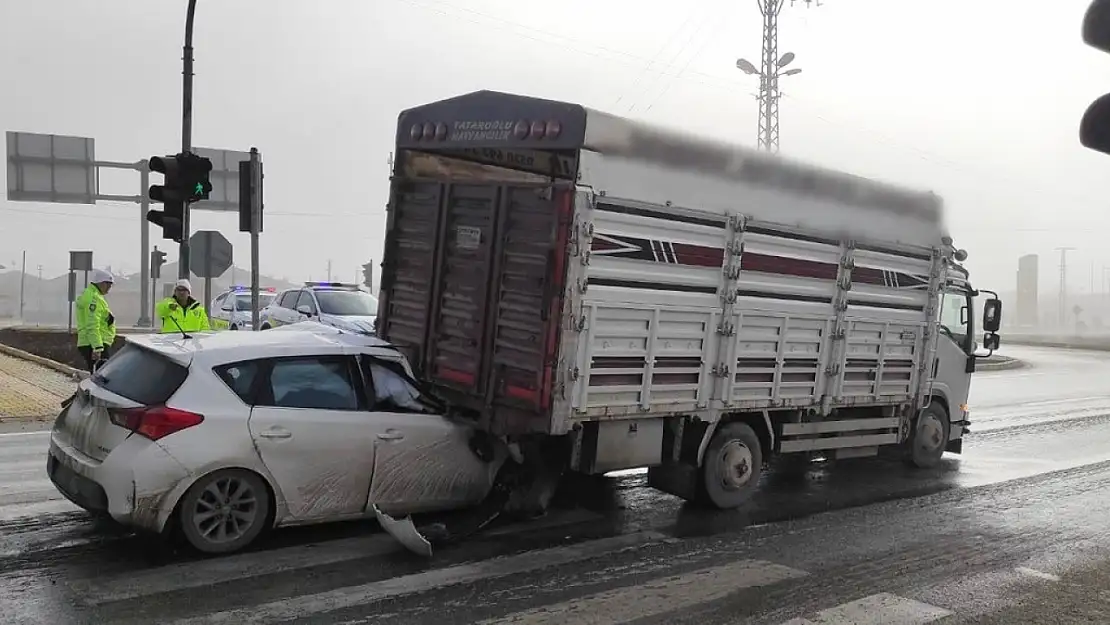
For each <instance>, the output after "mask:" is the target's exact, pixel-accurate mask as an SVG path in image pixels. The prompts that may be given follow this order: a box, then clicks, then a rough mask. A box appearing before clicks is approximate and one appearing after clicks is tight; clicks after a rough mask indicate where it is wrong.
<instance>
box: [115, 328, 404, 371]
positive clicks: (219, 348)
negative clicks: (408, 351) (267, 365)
mask: <svg viewBox="0 0 1110 625" xmlns="http://www.w3.org/2000/svg"><path fill="white" fill-rule="evenodd" d="M126 336H127V340H128V341H129V342H132V343H135V344H137V345H138V346H140V347H144V348H146V349H150V350H153V351H156V352H159V353H161V354H163V355H165V356H168V357H169V358H170V359H172V360H174V361H176V362H179V363H181V364H188V363H189V362H191V361H193V360H195V359H202V360H204V361H206V362H211V363H222V362H237V361H240V360H252V359H255V358H279V357H282V356H299V355H304V354H314V355H328V354H336V355H339V354H363V353H364V354H372V355H380V356H387V357H389V356H394V357H395V356H396V355H397V354H398V353H399V352H398V351H397V348H395V347H394V346H393V345H392V344H391V343H389V342H388V341H384V340H382V339H380V338H378V337H375V336H368V335H365V334H358V333H354V332H346V331H343V330H340V329H337V328H333V327H331V326H327V325H324V324H320V323H316V322H314V321H303V322H301V323H297V324H292V325H287V326H281V327H279V328H274V329H272V330H264V331H259V332H251V331H242V332H200V333H195V334H191V335H190V337H189V338H185V337H183V336H182V335H181V334H178V333H172V334H171V333H166V334H129V335H126Z"/></svg>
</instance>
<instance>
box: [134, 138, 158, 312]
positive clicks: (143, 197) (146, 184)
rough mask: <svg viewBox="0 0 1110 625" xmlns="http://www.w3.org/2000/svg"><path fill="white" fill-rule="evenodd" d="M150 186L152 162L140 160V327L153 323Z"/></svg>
mask: <svg viewBox="0 0 1110 625" xmlns="http://www.w3.org/2000/svg"><path fill="white" fill-rule="evenodd" d="M149 188H150V163H148V162H147V161H145V160H143V161H139V217H140V220H141V223H142V230H141V232H140V235H139V238H140V246H141V247H142V263H141V264H140V266H141V267H142V270H141V273H142V276H141V278H140V280H139V284H140V285H141V286H140V287H139V320H138V321H137V322H135V325H137V326H139V327H140V328H149V327H150V324H151V317H149V316H147V308H148V307H147V302H149V301H151V298H152V297H154V293H153V291H151V290H150V267H149V266H148V265H149V264H150V260H149V256H150V252H149V250H150V222H149V221H147V220H146V213H147V211H149V210H150V195H148V194H147V189H149Z"/></svg>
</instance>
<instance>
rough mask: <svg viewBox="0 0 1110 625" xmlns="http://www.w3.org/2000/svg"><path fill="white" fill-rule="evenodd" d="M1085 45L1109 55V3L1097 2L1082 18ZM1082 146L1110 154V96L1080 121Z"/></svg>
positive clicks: (1101, 99) (1100, 0) (1101, 100)
mask: <svg viewBox="0 0 1110 625" xmlns="http://www.w3.org/2000/svg"><path fill="white" fill-rule="evenodd" d="M1083 43H1085V44H1087V45H1089V46H1091V47H1093V48H1096V49H1098V50H1101V51H1103V52H1107V53H1110V0H1094V2H1092V3H1091V6H1089V7H1087V13H1086V14H1085V15H1084V16H1083ZM1079 142H1080V143H1082V144H1083V147H1085V148H1088V149H1091V150H1094V151H1096V152H1102V153H1103V154H1110V93H1107V94H1105V95H1103V96H1101V97H1099V98H1098V99H1097V100H1095V101H1094V102H1092V103H1091V105H1090V106H1088V107H1087V111H1086V112H1085V113H1083V120H1082V121H1081V122H1079Z"/></svg>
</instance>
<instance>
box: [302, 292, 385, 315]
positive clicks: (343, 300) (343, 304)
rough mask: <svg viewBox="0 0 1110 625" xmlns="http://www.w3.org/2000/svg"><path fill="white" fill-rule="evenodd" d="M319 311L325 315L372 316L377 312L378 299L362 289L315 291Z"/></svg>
mask: <svg viewBox="0 0 1110 625" xmlns="http://www.w3.org/2000/svg"><path fill="white" fill-rule="evenodd" d="M316 301H317V302H320V312H322V313H324V314H325V315H351V316H361V317H372V316H374V315H376V314H378V300H376V299H374V296H373V295H370V294H369V293H364V292H362V291H316Z"/></svg>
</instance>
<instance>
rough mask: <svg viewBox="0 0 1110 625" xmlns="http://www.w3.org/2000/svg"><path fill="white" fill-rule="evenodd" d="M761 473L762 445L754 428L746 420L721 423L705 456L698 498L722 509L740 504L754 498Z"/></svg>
mask: <svg viewBox="0 0 1110 625" xmlns="http://www.w3.org/2000/svg"><path fill="white" fill-rule="evenodd" d="M762 474H763V449H762V447H761V446H760V443H759V436H757V435H756V433H755V430H753V429H752V428H751V426H749V425H748V424H746V423H728V424H725V425H722V426H720V427H719V428H717V431H716V433H714V434H713V440H711V441H710V442H709V447H707V448H706V450H705V457H704V458H703V459H702V467H701V475H702V483H701V488H700V489H699V490H700V491H701V493H699V494H701V495H702V496H701V497H700V498H699V499H701V500H703V501H704V503H707V504H710V505H712V506H713V507H715V508H720V509H722V510H729V509H732V508H737V507H739V506H741V505H743V504H744V503H745V502H747V501H748V500H749V499H751V496H752V495H753V494H754V493H755V491H756V489H757V488H759V478H760V476H762Z"/></svg>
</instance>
